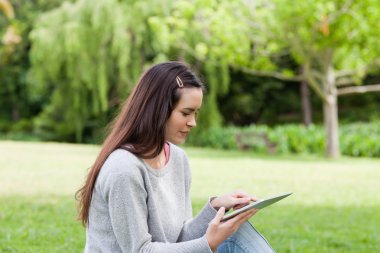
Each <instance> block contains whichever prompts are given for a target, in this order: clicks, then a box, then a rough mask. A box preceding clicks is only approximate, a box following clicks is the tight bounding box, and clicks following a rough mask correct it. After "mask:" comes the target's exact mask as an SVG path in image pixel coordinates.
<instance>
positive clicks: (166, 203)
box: [85, 144, 216, 253]
mask: <svg viewBox="0 0 380 253" xmlns="http://www.w3.org/2000/svg"><path fill="white" fill-rule="evenodd" d="M190 184H191V175H190V170H189V164H188V161H187V157H186V155H185V153H184V152H183V151H182V150H181V149H180V148H179V147H177V146H175V145H173V144H170V157H169V161H168V163H167V164H166V165H165V167H163V168H161V169H153V168H151V167H150V166H149V165H148V164H146V163H145V162H143V161H142V160H141V159H139V158H137V157H136V156H135V155H133V154H132V153H130V152H128V151H126V150H123V149H118V150H115V151H114V152H112V154H111V155H110V156H109V157H108V158H107V160H106V161H105V163H104V165H103V167H102V169H101V171H100V173H99V175H98V178H97V180H96V183H95V187H94V190H93V195H92V200H91V206H90V214H89V224H88V226H87V229H86V247H85V252H86V253H87V252H89V253H95V252H133V253H134V252H152V253H153V252H163V253H172V252H173V253H174V252H175V253H181V252H183V253H203V252H207V253H210V252H212V251H211V249H210V247H209V245H208V243H207V240H206V237H205V233H206V230H207V226H208V223H209V222H210V221H211V220H212V219H213V218H214V217H215V215H216V210H215V209H213V208H212V207H211V205H210V204H209V203H207V204H206V205H205V206H204V207H203V209H202V210H201V212H200V213H199V214H198V215H197V216H196V217H195V218H192V208H191V199H190V195H189V190H190Z"/></svg>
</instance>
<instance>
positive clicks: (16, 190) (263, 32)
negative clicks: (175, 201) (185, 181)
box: [0, 0, 380, 253]
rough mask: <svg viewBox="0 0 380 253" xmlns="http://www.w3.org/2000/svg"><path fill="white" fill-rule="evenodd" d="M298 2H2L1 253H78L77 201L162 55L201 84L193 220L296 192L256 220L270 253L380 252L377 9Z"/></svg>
mask: <svg viewBox="0 0 380 253" xmlns="http://www.w3.org/2000/svg"><path fill="white" fill-rule="evenodd" d="M296 2H297V4H294V1H290V0H257V1H245V0H229V1H217V0H210V1H200V0H192V1H188V0H177V1H174V0H169V1H168V0H156V1H141V0H140V1H135V0H133V1H126V0H122V1H117V0H100V1H96V2H94V1H91V0H67V1H63V0H51V1H45V0H36V1H27V3H26V2H25V1H22V0H14V1H10V0H0V38H1V42H0V252H38V253H40V252H42V253H43V252H83V250H84V247H85V244H86V228H85V227H84V226H83V225H82V224H81V221H80V220H78V207H77V205H78V201H77V200H76V196H75V194H76V192H77V191H78V190H79V189H80V187H82V186H83V183H84V182H85V178H86V175H87V173H88V171H89V170H90V169H91V168H92V166H93V165H94V162H95V159H96V158H97V156H98V154H99V152H100V151H101V148H102V144H103V141H104V139H105V137H106V136H107V134H108V133H109V131H110V123H111V122H112V121H113V119H114V117H115V116H116V115H118V113H119V112H120V110H121V108H122V106H123V105H124V104H125V100H126V99H127V97H128V96H129V95H131V92H132V90H133V88H134V87H135V85H136V84H137V83H138V82H139V80H140V79H139V77H140V75H141V74H142V73H144V72H145V71H147V70H148V69H149V68H150V67H151V66H153V65H154V64H158V63H162V62H168V61H179V62H184V63H185V64H187V66H189V68H190V69H191V70H192V71H194V73H196V74H197V75H198V76H199V77H200V80H201V81H202V82H203V83H204V85H205V87H206V91H205V92H204V94H203V93H202V94H203V104H202V108H201V110H199V117H198V115H196V116H194V120H196V127H195V128H194V129H192V131H191V133H190V135H189V136H188V137H187V140H186V142H185V143H184V144H181V145H180V147H181V148H182V149H183V150H184V151H185V152H186V154H187V156H188V158H189V164H190V167H191V173H192V179H191V190H190V195H191V202H192V210H193V215H197V214H198V213H200V212H201V209H202V207H203V205H204V203H205V202H206V201H207V200H208V199H209V197H211V196H218V195H219V194H221V193H226V192H232V191H234V190H236V189H244V191H247V192H249V193H252V194H254V195H255V196H256V197H257V198H265V197H267V196H273V195H276V194H280V193H284V192H293V194H292V195H291V196H289V197H288V198H286V199H284V200H282V201H280V202H279V203H276V204H275V205H273V206H270V207H267V208H265V209H263V210H260V211H259V212H258V213H257V214H255V215H254V216H253V217H252V218H250V220H249V221H250V222H251V223H252V224H254V226H255V227H256V228H257V229H258V230H259V231H260V232H261V233H262V234H263V235H264V236H265V238H266V239H267V240H268V241H269V243H270V244H271V245H272V246H273V248H274V249H275V250H276V252H279V253H282V252H284V253H309V252H310V253H314V252H327V253H330V252H332V253H350V252H352V253H354V252H355V253H372V252H380V233H379V227H380V195H379V185H380V47H379V46H378V41H379V36H380V28H379V26H378V25H377V22H378V17H379V16H380V7H379V6H380V5H379V4H378V3H377V0H363V1H350V0H346V1H344V0H326V1H324V0H305V1H296ZM177 82H178V81H177ZM181 82H182V81H181ZM178 85H179V87H182V86H183V84H180V83H178ZM181 85H182V86H181Z"/></svg>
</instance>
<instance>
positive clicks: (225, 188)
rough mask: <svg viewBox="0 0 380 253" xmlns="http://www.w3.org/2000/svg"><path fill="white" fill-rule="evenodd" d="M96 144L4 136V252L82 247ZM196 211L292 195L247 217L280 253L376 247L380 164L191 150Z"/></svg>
mask: <svg viewBox="0 0 380 253" xmlns="http://www.w3.org/2000/svg"><path fill="white" fill-rule="evenodd" d="M98 151H99V146H94V145H71V144H59V143H24V142H9V141H0V154H1V155H0V185H1V187H0V224H1V226H0V252H81V251H83V246H84V240H85V239H84V238H85V237H84V234H85V231H84V229H83V227H81V225H80V224H79V223H78V222H77V221H76V220H75V216H76V210H75V200H74V193H75V191H76V190H77V189H78V188H79V187H80V185H81V184H82V182H83V180H84V176H85V174H86V170H87V168H88V167H90V166H91V164H92V163H93V161H94V159H95V157H96V155H97V152H98ZM186 151H187V153H188V155H189V158H190V163H191V167H192V171H193V180H192V200H193V208H194V213H197V212H199V210H200V208H202V206H203V205H204V204H205V202H206V201H207V198H208V197H209V196H213V195H218V194H221V193H225V192H230V191H232V190H234V189H244V190H246V191H248V192H250V193H253V194H254V195H256V196H257V197H267V196H270V195H275V194H278V193H282V192H288V191H291V192H294V194H293V195H292V196H290V197H289V198H287V199H285V200H284V201H281V202H279V203H278V204H276V205H274V206H272V207H270V208H267V209H265V210H262V211H260V212H259V213H258V214H256V215H255V216H254V217H253V218H252V219H251V222H253V223H254V224H255V226H256V227H257V228H258V229H259V230H260V231H261V232H262V233H263V234H264V235H265V237H266V238H267V239H268V240H269V241H270V242H271V244H272V245H273V246H274V248H276V249H277V252H292V253H293V252H302V253H304V252H312V253H314V252H339V253H340V252H341V253H346V252H350V253H354V252H355V253H358V252H359V253H365V252H380V235H379V232H378V228H379V227H380V195H379V190H378V189H379V185H380V160H379V159H352V158H341V159H338V160H328V159H324V158H321V157H313V156H307V157H306V156H304V157H302V156H300V157H296V156H289V157H286V156H282V157H280V156H276V157H271V156H264V155H255V154H251V153H246V152H237V151H232V152H229V151H216V150H208V149H197V148H186Z"/></svg>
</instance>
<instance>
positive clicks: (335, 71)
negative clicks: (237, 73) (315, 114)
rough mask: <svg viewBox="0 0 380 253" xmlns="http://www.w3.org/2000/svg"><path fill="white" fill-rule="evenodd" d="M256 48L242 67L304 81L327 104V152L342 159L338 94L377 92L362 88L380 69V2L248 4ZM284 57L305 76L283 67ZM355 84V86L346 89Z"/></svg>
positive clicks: (283, 0)
mask: <svg viewBox="0 0 380 253" xmlns="http://www.w3.org/2000/svg"><path fill="white" fill-rule="evenodd" d="M246 9H247V10H250V12H249V16H245V18H246V20H247V22H248V23H249V24H253V25H252V26H251V35H252V36H251V38H252V41H253V44H254V48H253V54H252V55H253V59H252V61H251V62H250V64H248V65H247V66H245V67H244V69H245V70H246V71H247V72H250V73H252V74H254V75H272V76H274V77H278V78H280V79H285V80H299V81H302V80H306V81H307V83H308V84H309V85H310V87H311V88H312V89H313V90H314V91H315V93H316V94H317V95H318V96H319V97H320V98H321V100H322V101H323V112H324V125H325V130H326V143H327V146H326V153H327V155H328V156H330V157H337V156H339V139H338V109H337V108H338V107H337V96H338V95H339V94H346V93H349V92H360V91H361V90H362V91H365V90H379V87H378V86H375V85H371V86H368V87H364V86H359V87H358V86H355V85H360V84H361V82H362V80H363V78H364V77H365V76H366V75H367V74H368V73H369V72H370V71H371V70H374V69H376V68H377V67H378V66H379V63H380V62H379V59H380V58H379V56H380V50H379V49H380V48H379V45H378V36H379V34H380V27H379V26H378V24H377V23H378V17H379V16H380V5H379V4H378V1H377V0H361V1H354V0H335V1H328V0H304V1H297V4H294V1H292V0H270V1H261V3H260V4H257V1H255V3H252V2H247V8H246ZM283 56H286V57H290V58H292V59H293V60H294V61H295V62H296V63H297V64H298V65H299V66H300V70H301V69H302V70H303V71H302V72H296V71H293V70H290V69H283V68H281V67H280V66H281V65H280V64H279V63H280V62H281V59H282V58H283ZM347 86H351V87H347Z"/></svg>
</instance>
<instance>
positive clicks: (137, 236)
mask: <svg viewBox="0 0 380 253" xmlns="http://www.w3.org/2000/svg"><path fill="white" fill-rule="evenodd" d="M104 186H105V187H104V188H103V189H104V191H103V194H104V198H105V199H106V200H107V202H108V209H109V214H110V221H111V225H112V230H113V233H114V234H115V237H116V240H117V243H118V244H119V247H120V248H121V250H122V252H133V253H161V252H162V253H164V252H165V253H182V252H183V253H203V252H205V253H206V252H207V253H211V252H212V251H211V249H210V247H209V245H208V242H207V239H206V237H205V236H202V237H199V238H197V239H194V240H189V241H186V242H179V243H165V242H152V236H151V235H150V234H149V229H148V224H147V219H148V215H149V214H148V213H149V210H148V208H147V205H146V199H147V198H148V196H147V192H146V190H145V187H144V180H143V178H142V176H141V174H140V173H139V172H138V170H133V169H128V170H124V171H123V173H112V174H109V175H108V177H107V179H106V181H105V184H104Z"/></svg>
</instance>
